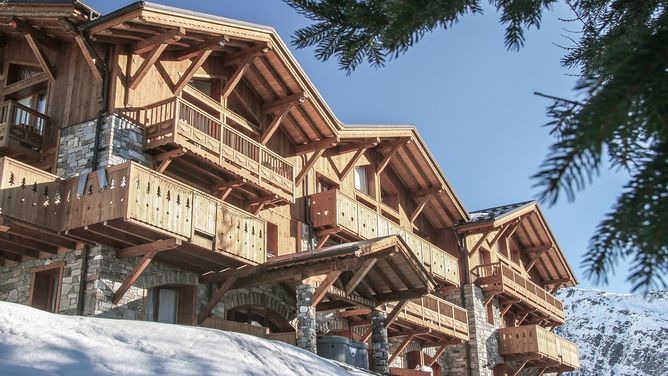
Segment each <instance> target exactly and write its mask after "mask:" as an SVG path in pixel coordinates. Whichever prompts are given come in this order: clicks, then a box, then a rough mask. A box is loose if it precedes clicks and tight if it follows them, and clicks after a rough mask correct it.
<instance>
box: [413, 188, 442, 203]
mask: <svg viewBox="0 0 668 376" xmlns="http://www.w3.org/2000/svg"><path fill="white" fill-rule="evenodd" d="M444 190H445V187H439V186H436V187H429V188H425V189H420V190H417V191H412V192H410V193H409V195H408V197H410V198H412V199H414V200H416V199H418V198H419V197H422V196H426V195H435V194H439V193H441V192H443V191H444Z"/></svg>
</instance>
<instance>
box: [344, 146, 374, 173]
mask: <svg viewBox="0 0 668 376" xmlns="http://www.w3.org/2000/svg"><path fill="white" fill-rule="evenodd" d="M366 150H367V148H366V147H362V148H359V149H358V150H357V151H356V152H355V154H354V155H353V157H352V158H350V161H348V164H346V166H345V167H344V168H343V170H341V172H340V173H339V174H338V177H339V180H343V179H345V177H346V176H347V175H348V173H349V172H350V171H352V169H353V167H355V164H357V162H358V161H359V160H360V158H361V157H362V156H363V155H364V153H365V152H366Z"/></svg>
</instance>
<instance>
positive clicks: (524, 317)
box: [517, 310, 535, 326]
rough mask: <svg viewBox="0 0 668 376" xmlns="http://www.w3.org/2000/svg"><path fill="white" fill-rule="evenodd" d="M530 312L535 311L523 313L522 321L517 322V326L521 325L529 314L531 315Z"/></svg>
mask: <svg viewBox="0 0 668 376" xmlns="http://www.w3.org/2000/svg"><path fill="white" fill-rule="evenodd" d="M531 312H535V310H531V311H528V312H527V313H525V314H524V316H522V319H521V320H520V321H518V322H517V326H520V325H522V323H524V320H526V318H527V317H529V314H531Z"/></svg>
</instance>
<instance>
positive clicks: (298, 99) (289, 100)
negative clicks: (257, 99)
mask: <svg viewBox="0 0 668 376" xmlns="http://www.w3.org/2000/svg"><path fill="white" fill-rule="evenodd" d="M305 101H306V93H305V92H301V93H297V94H292V95H288V96H287V97H283V98H280V99H277V100H275V101H273V102H268V103H265V104H264V105H263V106H262V113H264V114H273V113H275V112H279V111H283V109H284V108H285V106H286V105H290V104H292V105H294V104H302V103H304V102H305Z"/></svg>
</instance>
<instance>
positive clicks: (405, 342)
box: [387, 334, 415, 364]
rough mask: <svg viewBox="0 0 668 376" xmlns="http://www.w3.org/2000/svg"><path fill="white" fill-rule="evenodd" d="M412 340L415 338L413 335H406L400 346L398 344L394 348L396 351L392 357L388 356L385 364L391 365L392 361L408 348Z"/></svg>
mask: <svg viewBox="0 0 668 376" xmlns="http://www.w3.org/2000/svg"><path fill="white" fill-rule="evenodd" d="M413 338H415V334H410V335H407V336H406V338H404V340H403V341H402V342H401V344H399V346H398V347H397V348H396V350H394V352H393V353H392V355H390V359H389V360H388V361H387V362H388V363H389V364H392V362H393V361H394V359H396V358H397V356H399V355H400V354H401V352H402V351H404V350H405V349H406V346H408V345H409V344H410V343H411V341H412V340H413Z"/></svg>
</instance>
